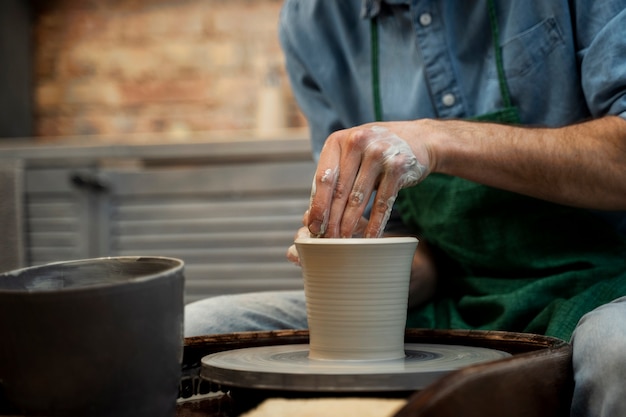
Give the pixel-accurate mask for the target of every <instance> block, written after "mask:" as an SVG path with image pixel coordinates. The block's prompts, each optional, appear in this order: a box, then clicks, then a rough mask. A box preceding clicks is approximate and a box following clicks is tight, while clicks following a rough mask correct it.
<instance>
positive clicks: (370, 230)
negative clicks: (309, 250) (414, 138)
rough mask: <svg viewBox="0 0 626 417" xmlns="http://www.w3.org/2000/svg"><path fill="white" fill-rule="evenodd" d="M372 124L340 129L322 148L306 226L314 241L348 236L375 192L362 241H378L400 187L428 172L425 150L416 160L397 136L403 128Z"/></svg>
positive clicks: (414, 181) (415, 180)
mask: <svg viewBox="0 0 626 417" xmlns="http://www.w3.org/2000/svg"><path fill="white" fill-rule="evenodd" d="M385 125H386V127H382V126H379V125H375V124H370V125H364V126H360V127H356V128H352V129H347V130H341V131H338V132H335V133H333V134H332V135H331V136H329V138H328V140H327V141H326V144H325V145H324V148H323V149H322V152H321V155H320V160H319V162H318V166H317V171H316V173H315V179H314V181H313V187H312V190H311V204H310V207H309V211H308V216H307V217H308V218H307V221H306V222H305V226H307V227H308V230H309V232H310V233H311V234H312V235H314V236H319V237H352V236H354V235H355V233H357V230H358V228H359V227H360V222H361V219H362V216H363V213H364V211H365V208H366V206H367V203H368V202H369V200H370V197H371V196H372V194H373V192H374V190H377V191H376V197H375V199H374V204H373V206H372V211H371V214H370V217H369V222H368V224H367V227H366V228H365V230H364V231H363V236H364V237H380V236H382V233H383V231H384V228H385V225H386V223H387V220H388V219H389V215H390V213H391V208H392V207H393V203H394V201H395V199H396V196H397V195H398V191H399V190H400V189H401V188H405V187H410V186H413V185H415V184H417V183H418V182H420V181H421V180H422V179H423V178H424V177H425V176H426V175H427V173H428V171H429V169H428V166H429V158H428V152H427V150H426V149H421V152H420V155H419V156H416V155H415V153H414V151H413V150H412V149H411V147H410V146H409V145H408V144H407V142H406V141H404V140H403V139H402V138H401V137H400V135H399V134H401V132H402V129H398V130H393V128H394V127H401V126H403V124H402V123H395V124H394V123H387V124H385Z"/></svg>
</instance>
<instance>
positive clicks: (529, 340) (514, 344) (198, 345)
mask: <svg viewBox="0 0 626 417" xmlns="http://www.w3.org/2000/svg"><path fill="white" fill-rule="evenodd" d="M405 341H406V342H407V343H436V344H450V345H463V346H477V347H485V348H490V349H497V350H502V351H505V352H508V353H510V354H511V355H512V356H510V357H508V358H504V359H499V360H496V361H493V362H488V363H484V364H478V365H472V366H468V367H464V368H462V369H460V370H458V371H454V372H452V373H450V374H448V375H446V376H444V377H442V378H441V379H439V380H438V381H436V382H434V383H433V384H431V385H429V386H428V387H426V388H425V389H423V390H421V391H419V392H385V393H375V392H374V393H366V394H365V395H363V397H383V398H405V399H407V400H408V401H407V404H406V405H405V406H404V407H402V408H401V409H400V410H399V411H398V412H397V413H396V414H395V416H396V417H408V416H414V417H424V416H437V417H444V416H445V417H447V416H450V417H452V416H457V417H458V416H459V415H463V416H465V417H473V416H476V417H478V416H481V417H484V416H507V417H517V416H520V417H521V416H529V415H532V416H538V417H541V416H551V417H554V416H566V415H568V413H569V404H570V400H571V389H572V378H571V347H570V345H569V344H567V343H566V342H563V341H561V340H558V339H554V338H550V337H544V336H538V335H530V334H521V333H510V332H488V331H467V330H425V329H409V330H407V332H406V336H405ZM307 342H308V332H307V331H304V330H300V331H293V330H290V331H278V332H259V333H257V332H250V333H233V334H229V335H216V336H204V337H194V338H187V339H186V340H185V356H184V373H185V376H184V378H183V381H182V385H181V398H180V400H179V405H178V408H177V416H179V417H183V416H211V417H213V416H219V417H235V416H239V415H241V414H242V413H244V412H246V411H248V410H250V409H252V408H253V407H255V406H257V405H258V404H259V403H261V402H263V401H264V400H267V399H269V398H319V397H327V398H328V397H337V396H339V397H347V396H350V397H359V396H360V395H359V394H358V393H356V394H355V393H350V394H342V395H336V394H332V393H331V394H328V393H327V394H320V393H310V392H308V393H307V392H293V391H276V390H259V389H242V388H237V387H224V386H211V384H209V383H207V382H206V381H202V380H201V379H200V377H199V371H200V366H201V365H200V361H201V359H202V358H203V357H204V356H206V355H209V354H211V353H215V352H221V351H225V350H229V349H239V348H246V347H256V346H272V345H284V344H299V343H307ZM212 391H213V393H211V392H212ZM199 393H203V394H204V395H201V394H199Z"/></svg>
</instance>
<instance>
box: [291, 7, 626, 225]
mask: <svg viewBox="0 0 626 417" xmlns="http://www.w3.org/2000/svg"><path fill="white" fill-rule="evenodd" d="M495 8H496V12H497V22H498V26H499V35H500V36H499V39H498V44H499V46H500V48H501V51H502V58H503V64H504V71H505V74H506V80H507V83H508V86H509V89H510V92H511V97H512V102H513V105H515V106H517V108H518V110H519V113H520V117H521V121H522V123H523V124H525V125H530V126H532V125H535V126H551V127H558V126H564V125H568V124H572V123H575V122H579V121H582V120H585V119H589V118H592V117H600V116H604V115H618V116H621V117H623V118H626V0H602V1H598V0H577V1H568V0H549V1H548V0H506V1H505V0H496V1H495ZM373 16H378V19H377V20H378V26H379V31H378V32H379V35H378V36H379V46H380V48H379V63H380V65H379V68H380V91H381V102H382V109H383V119H384V120H412V119H418V118H470V117H474V116H478V115H482V114H486V113H491V112H494V111H498V110H500V109H501V108H502V107H503V103H502V97H501V93H500V88H499V84H498V76H497V67H496V63H495V59H494V47H493V44H492V35H491V29H490V22H489V15H488V9H487V2H486V1H457V0H382V1H381V0H287V1H286V3H285V4H284V6H283V9H282V12H281V19H280V26H279V34H280V41H281V45H282V47H283V51H284V53H285V59H286V67H287V71H288V74H289V77H290V81H291V85H292V89H293V92H294V95H295V97H296V100H297V101H298V104H299V106H300V108H301V110H302V111H303V113H304V115H305V116H306V118H307V120H308V123H309V128H310V134H311V141H312V148H313V155H314V157H315V158H316V159H317V157H318V156H319V152H320V150H321V148H322V145H323V144H324V141H325V140H326V138H327V136H328V135H329V134H330V133H332V132H333V131H336V130H339V129H343V128H348V127H352V126H356V125H359V124H363V123H368V122H372V121H374V120H375V117H374V103H373V94H372V60H371V58H372V54H371V42H370V39H371V38H370V36H371V33H370V19H371V18H372V17H373ZM622 219H623V216H621V215H619V216H618V218H617V220H616V221H617V222H620V221H622ZM614 221H615V219H614ZM623 223H626V222H623ZM624 226H626V224H624Z"/></svg>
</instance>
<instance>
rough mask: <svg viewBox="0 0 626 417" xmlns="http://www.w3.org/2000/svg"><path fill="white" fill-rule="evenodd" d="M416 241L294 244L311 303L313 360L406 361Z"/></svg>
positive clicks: (301, 241) (312, 240)
mask: <svg viewBox="0 0 626 417" xmlns="http://www.w3.org/2000/svg"><path fill="white" fill-rule="evenodd" d="M417 243H418V241H417V239H415V238H413V237H393V238H391V237H389V238H379V239H326V238H324V239H315V238H300V239H297V240H296V241H295V244H296V248H297V250H298V254H299V256H300V262H301V264H302V273H303V277H304V290H305V295H306V302H307V318H308V322H309V332H310V343H309V346H310V350H309V358H310V359H320V360H342V361H345V360H392V359H398V358H402V357H404V329H405V326H406V312H407V303H408V296H409V278H410V273H411V262H412V259H413V254H414V253H415V249H416V247H417Z"/></svg>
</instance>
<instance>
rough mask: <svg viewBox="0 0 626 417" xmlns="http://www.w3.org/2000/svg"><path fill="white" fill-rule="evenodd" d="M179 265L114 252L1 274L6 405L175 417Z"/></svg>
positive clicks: (1, 380)
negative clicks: (112, 256) (106, 255)
mask: <svg viewBox="0 0 626 417" xmlns="http://www.w3.org/2000/svg"><path fill="white" fill-rule="evenodd" d="M183 267H184V265H183V262H182V261H181V260H178V259H173V258H163V257H114V258H98V259H86V260H78V261H68V262H58V263H53V264H48V265H42V266H35V267H30V268H25V269H20V270H16V271H12V272H7V273H4V274H0V402H2V403H3V407H4V409H3V411H4V412H8V413H15V414H22V415H39V416H41V415H43V416H78V415H80V416H116V417H120V416H133V417H136V416H146V417H147V416H150V417H156V416H163V417H165V416H173V415H174V414H175V408H176V397H177V393H178V384H179V382H180V373H181V360H182V346H183V287H184V276H183ZM0 408H2V407H0Z"/></svg>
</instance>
